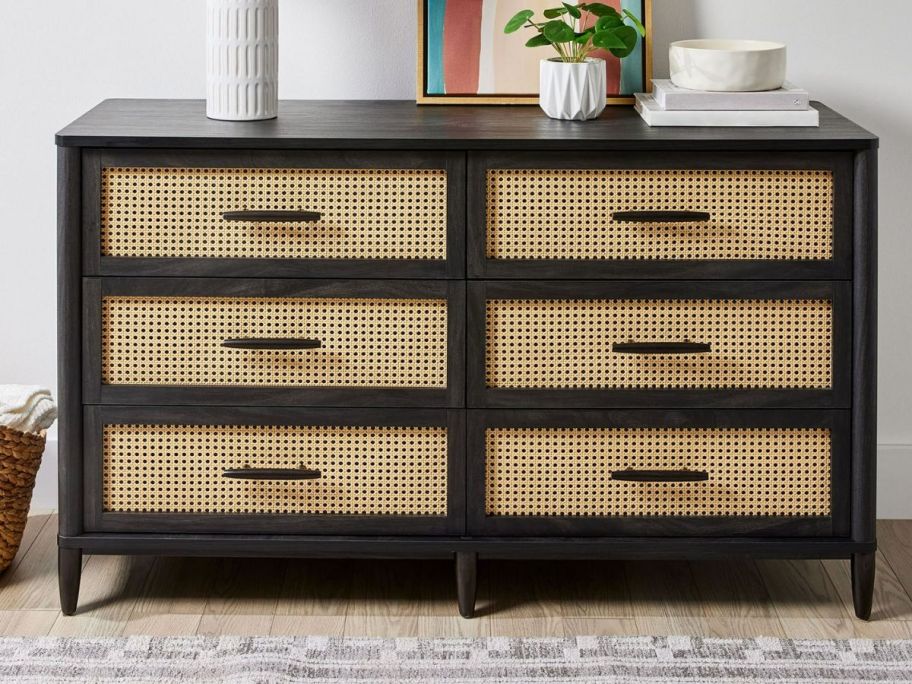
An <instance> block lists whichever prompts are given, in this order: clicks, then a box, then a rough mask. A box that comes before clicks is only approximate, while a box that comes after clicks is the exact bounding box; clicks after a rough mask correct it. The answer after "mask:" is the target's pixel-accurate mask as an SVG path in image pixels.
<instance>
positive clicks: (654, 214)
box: [611, 211, 712, 223]
mask: <svg viewBox="0 0 912 684" xmlns="http://www.w3.org/2000/svg"><path fill="white" fill-rule="evenodd" d="M611 218H612V219H614V220H615V221H627V222H628V223H704V222H706V221H709V220H711V219H712V214H710V213H709V212H706V211H616V212H614V213H613V214H611Z"/></svg>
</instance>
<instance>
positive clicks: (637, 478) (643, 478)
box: [611, 470, 709, 482]
mask: <svg viewBox="0 0 912 684" xmlns="http://www.w3.org/2000/svg"><path fill="white" fill-rule="evenodd" d="M611 479H612V480H619V481H620V482H706V481H707V480H708V479H709V473H706V472H703V471H702V470H618V471H616V472H613V473H611Z"/></svg>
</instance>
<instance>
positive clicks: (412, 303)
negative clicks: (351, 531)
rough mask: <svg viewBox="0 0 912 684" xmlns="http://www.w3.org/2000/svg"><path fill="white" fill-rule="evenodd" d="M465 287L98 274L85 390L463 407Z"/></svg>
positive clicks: (149, 396)
mask: <svg viewBox="0 0 912 684" xmlns="http://www.w3.org/2000/svg"><path fill="white" fill-rule="evenodd" d="M464 291H465V290H464V286H463V284H462V283H456V282H449V283H448V282H441V281H431V282H424V281H372V282H366V281H350V282H341V283H340V282H326V281H317V280H307V281H282V280H270V281H249V280H235V281H232V280H220V279H211V280H209V279H189V280H170V279H161V278H154V279H147V280H144V279H133V280H129V279H101V280H97V279H89V280H87V281H86V302H87V307H88V308H87V314H86V315H87V319H88V320H87V330H88V331H89V335H90V339H89V340H88V344H87V345H86V359H85V366H84V368H85V373H86V377H85V387H86V390H87V392H88V396H87V397H86V400H87V403H97V402H99V401H100V402H103V403H142V404H148V403H154V402H161V403H188V402H189V403H227V404H240V405H243V404H253V405H255V404H267V405H268V404H283V403H288V404H303V405H306V404H312V405H320V404H324V405H361V406H371V405H375V406H387V405H418V406H447V405H454V406H459V405H461V402H462V394H463V390H462V388H463V375H464V366H463V363H462V348H463V345H464V339H465V338H464V322H463V320H464V317H463V311H464ZM336 402H339V403H336Z"/></svg>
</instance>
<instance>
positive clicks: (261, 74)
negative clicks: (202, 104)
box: [206, 0, 279, 121]
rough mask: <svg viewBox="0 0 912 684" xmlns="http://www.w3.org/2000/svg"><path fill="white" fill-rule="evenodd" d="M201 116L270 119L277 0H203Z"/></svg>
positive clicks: (275, 103)
mask: <svg viewBox="0 0 912 684" xmlns="http://www.w3.org/2000/svg"><path fill="white" fill-rule="evenodd" d="M206 12H207V27H208V45H207V53H206V70H207V79H206V88H207V96H206V116H208V117H209V118H210V119H222V120H224V121H259V120H261V119H273V118H275V117H276V115H277V114H278V109H279V0H206Z"/></svg>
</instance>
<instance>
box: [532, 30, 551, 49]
mask: <svg viewBox="0 0 912 684" xmlns="http://www.w3.org/2000/svg"><path fill="white" fill-rule="evenodd" d="M542 45H551V41H550V40H548V39H547V38H545V36H544V35H542V34H541V33H539V34H538V35H537V36H534V37H533V38H529V40H527V41H526V47H533V48H534V47H541V46H542Z"/></svg>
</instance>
